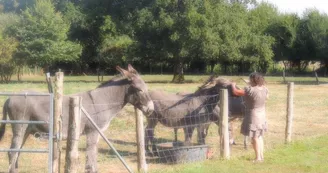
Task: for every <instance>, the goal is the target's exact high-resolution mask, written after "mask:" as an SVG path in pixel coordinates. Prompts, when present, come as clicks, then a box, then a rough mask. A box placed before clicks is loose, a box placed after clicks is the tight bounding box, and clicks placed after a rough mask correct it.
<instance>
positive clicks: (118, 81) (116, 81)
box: [97, 74, 130, 88]
mask: <svg viewBox="0 0 328 173" xmlns="http://www.w3.org/2000/svg"><path fill="white" fill-rule="evenodd" d="M128 83H130V81H129V80H128V79H127V78H126V77H124V76H123V75H121V74H119V75H116V76H114V77H113V78H112V79H110V80H109V81H106V82H103V83H101V84H100V85H98V87H97V88H103V87H108V86H114V85H126V84H128Z"/></svg>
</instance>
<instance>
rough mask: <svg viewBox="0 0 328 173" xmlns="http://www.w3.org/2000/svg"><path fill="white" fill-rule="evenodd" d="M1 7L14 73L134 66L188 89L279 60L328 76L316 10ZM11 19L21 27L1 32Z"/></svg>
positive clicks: (172, 1) (94, 2)
mask: <svg viewBox="0 0 328 173" xmlns="http://www.w3.org/2000/svg"><path fill="white" fill-rule="evenodd" d="M0 4H1V6H2V8H0V9H1V15H0V27H1V28H0V31H1V34H0V36H1V37H0V38H1V41H2V42H1V45H0V46H1V47H2V48H5V50H8V52H7V55H6V57H7V58H6V59H14V60H15V64H16V66H21V65H29V66H31V65H38V66H41V67H43V68H48V67H57V66H61V65H64V67H61V68H69V70H71V71H73V70H74V71H76V72H85V73H88V72H91V73H92V72H94V71H95V70H105V71H107V72H113V71H114V68H113V67H114V66H115V65H117V64H124V63H133V64H135V66H136V67H138V68H141V69H144V70H149V71H150V72H152V71H155V72H161V73H162V72H163V71H164V72H171V73H173V74H174V76H173V80H172V81H173V82H183V80H184V77H183V74H184V73H185V71H187V72H195V71H196V69H197V71H201V72H204V71H205V70H206V67H209V72H211V73H213V72H214V67H215V66H216V65H219V66H220V69H221V73H229V71H230V72H231V71H233V72H234V73H247V72H252V71H260V72H263V73H268V72H269V70H270V68H271V67H272V64H274V63H276V62H279V61H282V62H284V64H285V68H286V69H291V68H294V67H296V68H297V70H298V71H302V70H304V69H305V68H306V67H307V65H308V64H309V62H314V61H319V62H321V65H322V66H325V67H326V71H327V69H328V58H327V53H326V52H327V47H328V42H327V40H328V33H327V30H328V16H327V14H325V13H320V12H319V11H318V10H316V9H308V10H307V11H305V12H304V14H303V15H302V16H298V15H297V14H293V13H280V12H279V11H278V9H277V7H275V6H274V5H273V4H270V3H266V2H261V3H257V2H256V1H255V0H207V1H204V0H188V1H187V0H139V1H134V0H123V1H118V0H80V1H76V0H0ZM10 15H12V16H15V20H12V21H16V22H14V23H13V24H8V25H1V24H2V22H4V21H6V20H3V19H4V18H10ZM1 17H2V18H1ZM8 21H9V20H8ZM4 39H8V40H6V41H5V43H10V45H12V46H11V49H9V48H6V46H8V45H5V44H4V42H3V40H4ZM3 57H4V56H3ZM1 61H4V58H2V60H1ZM69 64H71V65H69ZM158 69H160V71H159V70H158ZM147 72H148V71H147Z"/></svg>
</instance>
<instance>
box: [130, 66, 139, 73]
mask: <svg viewBox="0 0 328 173" xmlns="http://www.w3.org/2000/svg"><path fill="white" fill-rule="evenodd" d="M128 71H129V72H130V73H133V74H138V72H137V70H136V69H134V68H133V67H132V65H131V64H129V65H128Z"/></svg>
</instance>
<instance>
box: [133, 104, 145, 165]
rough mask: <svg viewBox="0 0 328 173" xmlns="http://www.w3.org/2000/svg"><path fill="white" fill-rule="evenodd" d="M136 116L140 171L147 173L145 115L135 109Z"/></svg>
mask: <svg viewBox="0 0 328 173" xmlns="http://www.w3.org/2000/svg"><path fill="white" fill-rule="evenodd" d="M134 111H135V114H136V124H137V125H136V128H137V129H136V131H137V154H138V171H139V172H147V171H148V167H147V163H146V151H145V130H144V124H143V123H144V122H143V113H142V112H141V111H140V110H139V109H137V108H136V107H134Z"/></svg>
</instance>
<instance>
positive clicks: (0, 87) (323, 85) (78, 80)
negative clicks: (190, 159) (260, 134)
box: [0, 75, 328, 173]
mask: <svg viewBox="0 0 328 173" xmlns="http://www.w3.org/2000/svg"><path fill="white" fill-rule="evenodd" d="M111 77H112V76H105V78H104V80H108V79H110V78H111ZM142 77H143V79H144V80H145V81H146V82H147V84H148V86H149V89H150V90H165V91H168V92H172V93H176V92H181V91H183V92H193V91H195V90H196V89H197V87H198V86H200V85H201V84H202V82H203V81H205V80H206V79H207V78H208V76H207V75H200V76H186V81H187V82H186V83H184V84H172V83H170V81H171V79H172V76H171V75H143V76H142ZM240 77H244V78H247V77H245V76H227V77H226V78H228V79H232V80H234V81H236V82H237V83H238V85H239V86H244V83H243V82H242V80H241V79H240ZM23 80H24V82H17V81H13V82H12V83H9V84H0V91H1V92H18V91H21V90H27V89H28V90H31V89H33V90H36V91H41V92H47V86H46V84H45V82H44V77H42V76H24V77H23ZM266 80H267V83H268V84H267V86H268V88H269V91H270V98H269V100H268V103H267V118H268V122H269V131H268V132H267V133H266V135H265V149H266V151H267V152H266V153H265V154H266V156H267V157H266V162H265V163H264V164H261V165H253V164H251V163H250V161H249V159H251V158H252V157H253V151H252V150H248V151H245V150H244V149H243V146H242V145H241V144H242V140H243V137H242V136H241V135H240V134H239V133H238V131H239V127H240V120H237V121H236V123H235V124H236V125H235V131H236V133H235V137H236V141H237V145H236V146H233V148H232V152H231V155H232V159H231V161H221V160H219V154H218V152H216V151H217V149H218V139H219V138H218V136H217V126H215V125H212V126H211V127H210V133H209V137H208V139H207V143H208V144H209V145H210V146H211V147H212V149H213V151H214V152H215V153H214V158H213V159H211V160H208V161H205V162H200V163H193V164H183V165H166V164H159V163H156V162H152V161H151V160H148V161H149V170H150V171H152V172H183V170H185V171H186V172H217V171H219V170H220V171H219V172H241V171H242V172H272V171H273V170H274V171H276V170H277V171H276V172H283V170H287V171H288V170H289V171H288V172H328V168H327V166H326V165H325V164H323V165H322V166H320V167H319V168H316V167H318V165H319V164H321V163H323V162H324V161H325V160H324V156H326V155H327V147H326V146H324V143H325V142H328V139H327V138H328V137H325V136H324V137H321V136H322V135H323V134H326V130H327V128H328V125H327V123H326V122H328V121H327V120H328V110H327V108H328V97H327V94H326V91H327V89H328V85H327V84H328V78H319V80H320V85H316V84H315V82H316V80H315V78H310V77H288V78H287V81H293V82H295V90H294V92H295V98H294V105H295V108H294V124H293V135H292V138H293V140H295V141H300V142H296V143H294V144H293V145H289V146H284V145H282V144H283V143H284V130H285V124H286V122H285V121H286V118H285V117H286V104H287V85H286V84H284V83H283V82H282V78H281V77H266ZM64 81H65V82H64V93H65V94H71V93H77V92H82V91H87V90H90V89H93V88H95V87H97V85H99V82H97V77H96V76H83V77H75V76H65V78H64ZM5 99H6V97H4V96H2V97H0V104H1V105H2V103H3V101H4V100H5ZM133 115H134V111H133V107H132V106H127V107H125V108H124V110H123V111H122V112H121V113H120V115H119V116H118V117H117V118H115V119H114V120H113V121H112V123H111V125H110V127H109V129H108V130H107V131H106V133H105V134H106V136H107V137H108V138H109V139H110V140H111V141H112V142H113V143H114V146H115V147H117V150H118V151H119V152H120V153H121V154H122V155H123V157H124V158H125V159H126V161H127V162H128V163H129V165H130V167H132V169H133V170H136V167H137V164H136V147H135V141H136V140H135V118H134V116H133ZM155 133H156V137H160V138H163V139H164V138H165V139H172V138H173V130H172V129H168V128H164V127H162V126H158V128H156V132H155ZM10 139H11V131H10V125H7V131H6V134H5V137H4V140H3V141H1V142H0V148H9V146H10ZM179 139H181V140H182V139H183V134H182V133H181V132H180V133H179ZM45 147H47V142H46V141H40V140H38V139H35V138H33V137H30V139H29V140H28V141H27V143H26V145H25V148H45ZM84 147H85V137H82V138H81V140H80V151H81V152H80V163H81V165H80V167H81V169H80V170H81V171H80V172H83V168H84V162H85V157H84ZM63 148H64V150H63V153H65V143H64V144H63ZM300 153H304V155H303V154H300ZM0 158H3V159H1V160H0V172H6V170H7V167H8V160H7V154H5V153H0ZM46 160H47V156H46V155H45V154H26V153H23V154H22V158H21V162H20V167H21V171H22V172H36V173H39V172H46V171H47V167H46V166H47V161H46ZM298 160H300V161H299V162H298ZM309 160H314V161H309ZM64 164H65V162H64V157H62V166H64ZM98 166H99V172H101V173H103V172H104V173H107V172H127V171H126V170H125V169H124V167H123V165H122V164H121V163H120V162H119V160H118V159H117V158H116V157H115V156H114V155H113V153H112V152H111V151H110V150H109V149H108V146H107V145H106V144H105V142H103V141H102V140H100V143H99V157H98ZM260 170H262V171H260ZM270 170H271V171H270ZM280 170H281V171H280Z"/></svg>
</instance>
